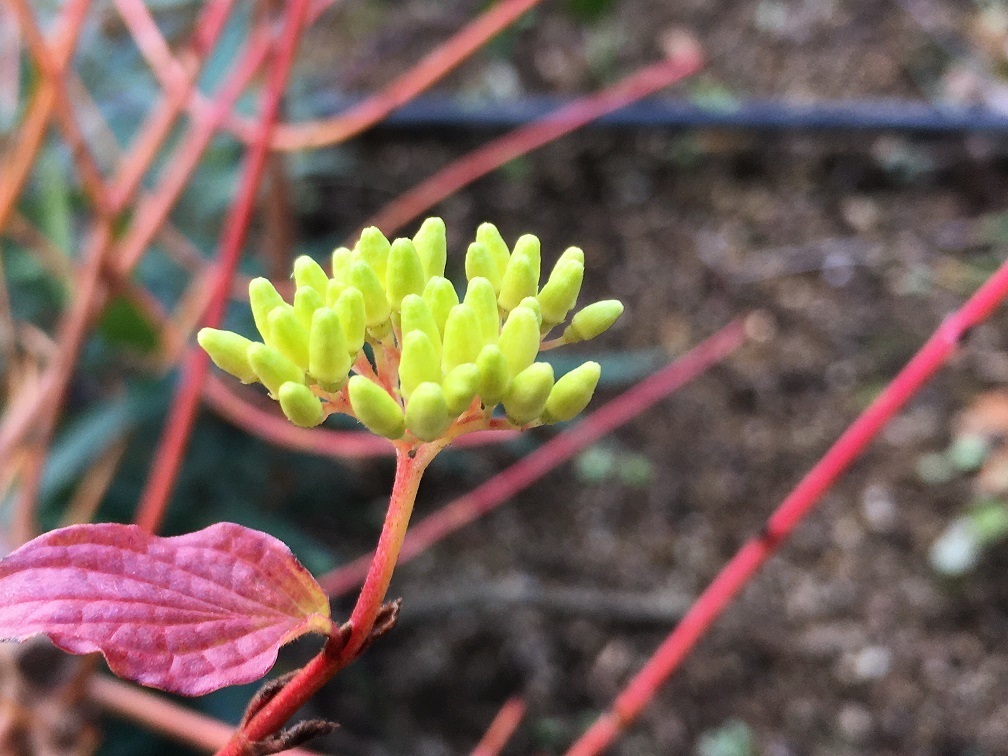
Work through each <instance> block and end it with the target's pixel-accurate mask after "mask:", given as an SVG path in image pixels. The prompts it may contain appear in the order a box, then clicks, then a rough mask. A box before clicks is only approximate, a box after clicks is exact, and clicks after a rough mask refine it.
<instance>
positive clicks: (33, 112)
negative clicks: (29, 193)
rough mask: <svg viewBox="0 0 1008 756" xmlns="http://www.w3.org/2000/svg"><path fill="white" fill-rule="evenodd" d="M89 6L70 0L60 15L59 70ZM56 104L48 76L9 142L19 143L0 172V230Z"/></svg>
mask: <svg viewBox="0 0 1008 756" xmlns="http://www.w3.org/2000/svg"><path fill="white" fill-rule="evenodd" d="M89 5H90V0H73V2H70V3H68V4H67V6H66V8H65V9H64V11H63V15H62V16H61V17H60V26H61V33H60V35H59V37H60V40H59V41H58V42H57V43H56V45H55V46H54V47H55V50H56V54H55V64H54V69H55V71H58V72H60V73H62V72H63V71H65V70H66V67H67V66H68V65H70V61H71V59H72V58H73V54H74V50H75V49H76V48H77V40H78V39H79V38H80V32H81V29H82V28H83V26H84V19H85V17H86V16H87V11H88V6H89ZM55 105H56V83H55V82H54V81H53V80H52V79H51V78H50V77H48V76H47V77H45V78H44V79H43V81H42V83H41V85H40V87H39V90H38V92H36V93H35V95H34V97H32V101H31V104H30V105H29V106H28V112H27V114H26V116H25V118H24V121H23V122H22V124H21V127H20V129H19V130H18V133H17V135H16V136H15V137H14V139H13V141H12V144H16V145H17V146H18V147H17V149H16V150H12V151H11V154H6V155H4V170H3V173H2V174H0V229H2V228H4V226H6V225H7V220H8V218H9V217H10V213H11V211H12V210H13V209H14V206H15V204H16V203H17V198H18V197H19V196H20V195H21V190H22V189H23V188H24V183H25V181H27V180H28V175H29V174H30V172H31V168H32V166H33V165H34V164H35V157H36V156H37V155H38V151H39V148H40V147H41V146H42V140H43V138H44V137H45V132H46V127H47V126H48V125H49V119H50V118H51V117H52V113H53V109H54V107H55Z"/></svg>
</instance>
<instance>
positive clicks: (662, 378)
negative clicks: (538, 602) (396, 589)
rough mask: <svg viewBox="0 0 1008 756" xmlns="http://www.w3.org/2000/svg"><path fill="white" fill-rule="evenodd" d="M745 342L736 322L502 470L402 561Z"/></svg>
mask: <svg viewBox="0 0 1008 756" xmlns="http://www.w3.org/2000/svg"><path fill="white" fill-rule="evenodd" d="M744 340H745V329H744V322H743V321H742V320H736V321H734V322H732V323H730V324H729V325H727V326H725V327H724V328H722V329H721V330H720V331H718V332H717V333H716V334H714V335H713V336H711V337H710V338H708V339H706V340H705V341H702V342H701V343H700V344H698V345H697V346H695V347H693V349H691V350H690V351H689V352H687V353H686V354H684V355H682V356H681V357H679V358H678V359H676V360H675V361H673V362H672V363H671V364H669V365H667V366H666V367H664V368H662V369H661V370H659V371H658V372H656V373H654V374H653V375H650V376H648V377H647V378H645V379H644V380H642V381H640V382H639V383H637V384H636V385H634V386H633V387H631V388H629V389H627V390H626V391H625V392H623V393H622V394H621V395H620V396H618V397H616V398H615V399H613V400H611V401H609V402H607V403H606V404H603V405H602V406H601V407H599V408H598V409H597V410H595V411H593V412H592V413H591V414H589V415H587V416H586V417H585V418H584V419H583V420H581V421H580V422H579V423H577V425H573V426H571V427H569V428H567V429H566V430H564V431H563V432H562V433H560V434H558V435H557V436H555V437H553V438H552V439H550V440H549V441H547V442H546V443H545V444H543V445H542V446H540V447H539V448H538V449H536V450H535V451H534V452H532V453H531V454H529V455H527V456H525V457H523V458H522V459H520V460H518V461H517V462H515V463H514V464H513V465H511V466H510V467H508V468H507V469H505V470H502V471H501V472H499V473H498V474H496V475H495V476H493V477H492V478H490V479H489V480H487V481H486V482H485V483H483V484H482V485H480V486H477V487H476V488H474V489H473V490H472V491H470V492H469V493H467V494H464V495H462V496H460V497H459V498H457V499H455V500H454V501H452V502H451V503H449V504H446V505H445V506H444V507H442V508H441V509H439V510H438V511H437V512H435V513H434V514H432V515H429V516H427V517H426V518H424V519H423V520H421V521H420V522H418V523H416V525H414V526H413V528H412V529H411V530H410V533H409V535H408V536H407V538H406V542H405V544H404V545H403V548H402V553H401V554H400V555H399V561H400V562H405V561H407V560H409V559H412V558H413V557H415V556H417V555H419V554H421V553H422V552H424V551H425V550H426V549H428V548H430V547H431V546H432V545H433V544H435V543H437V542H438V541H441V540H443V539H444V538H447V537H448V536H449V535H451V534H452V533H454V532H455V531H456V530H459V529H460V528H462V527H463V526H465V525H468V524H469V523H471V522H473V521H474V520H476V519H478V518H479V517H481V516H483V515H484V514H486V513H487V512H489V511H491V510H493V509H495V508H496V507H498V506H500V505H501V504H503V503H504V502H505V501H507V500H508V499H509V498H510V497H512V496H514V495H515V494H516V493H518V492H519V491H521V490H522V489H524V488H526V487H528V486H529V485H531V484H532V483H534V482H535V481H537V480H539V478H541V477H542V476H543V475H545V474H546V473H548V472H549V471H550V470H552V469H554V468H556V467H557V466H559V465H560V464H562V463H563V462H565V461H567V460H568V459H570V458H571V457H573V456H574V455H575V454H577V452H578V451H580V450H581V449H583V448H585V447H586V446H588V445H589V444H591V443H594V442H595V441H598V440H599V439H600V438H602V437H603V436H605V435H606V434H608V433H611V432H612V431H613V430H615V429H616V428H618V427H619V426H621V425H623V424H624V423H626V422H628V421H630V420H632V419H633V418H634V417H636V416H637V415H639V414H640V413H642V412H644V411H645V410H646V409H648V408H649V407H652V406H654V405H655V404H656V403H657V402H659V401H660V400H661V399H664V398H665V397H666V396H668V395H669V394H670V393H672V392H673V391H675V390H676V389H677V388H679V387H680V386H682V385H684V384H685V383H687V382H689V381H691V380H692V379H694V378H696V377H697V376H698V375H700V374H701V373H703V372H704V371H705V370H707V368H709V367H710V366H711V365H713V364H714V363H716V362H718V361H719V360H722V359H724V358H725V357H726V356H727V355H729V354H731V353H732V352H733V351H734V350H735V349H736V348H738V347H739V346H740V345H741V344H742V343H743V341H744ZM370 559H371V558H370V557H368V556H363V557H360V558H359V559H355V560H354V561H352V562H348V563H347V564H345V565H343V566H342V567H338V568H336V569H335V570H333V571H331V572H328V573H326V574H325V575H323V576H322V577H321V578H319V584H320V585H321V586H322V588H323V589H324V590H325V592H326V593H327V594H329V596H332V597H335V596H341V595H343V594H345V593H349V592H350V591H351V590H353V589H354V588H355V587H357V586H358V585H360V581H361V580H362V579H363V578H364V576H365V574H366V572H367V569H368V565H369V564H370Z"/></svg>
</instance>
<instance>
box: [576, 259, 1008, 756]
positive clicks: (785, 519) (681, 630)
mask: <svg viewBox="0 0 1008 756" xmlns="http://www.w3.org/2000/svg"><path fill="white" fill-rule="evenodd" d="M1005 297H1008V262H1005V263H1004V264H1002V266H1001V267H1000V268H999V269H998V270H997V271H996V272H995V273H994V274H993V275H992V276H991V277H990V278H989V279H987V281H986V282H985V283H984V285H983V286H981V287H980V288H979V289H978V290H977V291H976V292H975V293H974V294H973V296H972V297H970V298H969V300H967V301H966V303H965V304H963V306H962V307H960V308H959V310H958V311H957V312H955V313H954V314H953V315H950V316H949V317H947V318H946V319H945V320H944V321H943V322H942V324H941V325H940V326H939V327H938V328H937V329H936V330H935V332H934V334H933V335H932V336H931V338H929V339H928V340H927V341H926V342H925V343H924V345H923V346H922V347H921V348H920V350H919V351H918V352H917V353H916V354H915V355H914V356H913V357H912V358H911V360H910V361H909V362H908V363H907V364H906V366H905V367H904V368H903V369H902V370H901V371H900V372H899V373H898V374H897V375H896V377H895V378H893V379H892V381H891V382H890V383H889V385H888V386H887V387H886V388H885V390H884V391H883V392H882V393H881V394H879V396H878V397H877V398H876V399H875V401H873V402H872V403H871V404H870V405H869V406H868V408H867V409H865V411H864V412H862V413H861V414H860V415H859V416H858V418H857V419H856V420H855V421H854V422H853V423H852V424H851V425H850V427H848V428H847V430H846V431H844V433H843V434H842V435H841V436H840V438H838V439H837V441H836V442H835V443H834V444H833V446H831V447H830V449H829V450H828V451H827V452H826V453H825V454H824V455H823V457H822V459H820V460H819V462H818V463H816V465H815V466H814V467H813V468H812V469H811V470H809V472H808V473H807V474H806V475H805V477H804V478H802V479H801V481H800V482H799V483H798V485H797V486H795V488H794V490H793V491H792V492H791V493H790V494H788V496H787V497H786V498H785V499H784V501H783V502H781V504H780V506H779V507H778V508H777V509H776V511H775V512H774V513H773V514H772V515H771V516H770V518H769V519H768V520H767V522H766V524H765V525H764V527H763V529H762V531H761V532H760V534H759V535H758V536H756V537H754V538H751V539H750V540H748V541H747V542H746V543H745V544H744V545H743V546H742V548H740V549H739V551H738V552H737V553H736V554H735V556H734V557H733V558H732V559H731V561H729V562H728V563H727V564H726V565H725V566H724V567H723V568H722V569H721V572H719V573H718V575H717V577H715V578H714V580H713V582H712V583H711V584H710V585H709V586H708V587H707V589H706V590H705V591H704V592H703V593H702V594H700V596H699V598H697V600H696V602H695V603H694V604H693V606H692V607H691V608H690V610H689V611H688V612H687V613H686V616H684V617H683V619H682V621H681V622H680V623H679V624H678V625H676V628H675V630H673V631H672V633H671V634H669V636H668V637H667V638H666V639H665V640H664V641H663V642H662V644H661V645H660V646H659V647H658V649H657V650H656V651H655V653H654V655H653V656H652V657H651V659H650V660H649V661H648V662H647V664H645V665H644V667H643V668H642V669H641V670H640V672H638V673H637V675H636V676H634V678H633V679H632V680H631V681H630V682H629V683H628V684H627V686H626V688H624V690H623V692H622V693H620V695H619V696H618V697H617V698H616V700H615V702H614V703H613V705H612V708H611V709H610V710H609V711H608V712H606V713H605V714H603V715H602V716H601V717H599V718H598V719H597V720H596V721H595V723H594V724H593V725H592V726H591V727H590V728H589V729H588V731H587V732H585V734H584V735H582V736H581V738H580V739H579V740H578V741H577V742H576V743H574V745H573V746H572V747H571V749H570V751H569V752H568V753H569V755H570V756H589V754H597V753H600V752H602V751H603V750H605V749H606V748H607V747H608V746H609V745H610V744H611V743H612V742H613V740H615V738H616V737H617V736H618V735H619V733H620V732H622V731H623V730H624V729H625V728H626V727H627V726H628V725H629V724H630V723H632V722H633V721H634V720H635V719H636V718H637V717H638V715H639V714H640V712H641V711H642V710H643V709H644V707H645V706H647V705H648V703H649V702H650V701H651V699H652V698H654V696H655V693H657V691H658V689H659V688H660V687H661V686H662V685H663V684H664V683H665V682H666V681H667V680H668V679H669V677H670V676H671V675H672V673H673V672H675V670H676V669H677V668H678V667H679V665H680V664H681V663H682V661H683V659H685V658H686V656H687V655H688V654H689V652H690V651H691V650H692V649H693V648H694V646H696V644H697V641H699V639H700V638H701V637H703V634H704V633H705V632H706V631H707V629H708V628H710V626H711V625H712V624H713V622H714V621H715V620H716V619H717V618H718V617H719V616H721V613H722V612H723V611H724V610H725V608H726V607H727V606H728V604H729V603H731V601H732V599H733V598H734V597H735V596H736V595H737V594H738V592H739V591H740V590H742V588H743V586H745V585H746V584H747V583H748V582H749V580H750V579H751V578H752V576H753V575H754V574H755V573H756V571H757V570H758V569H759V568H760V566H761V565H762V564H763V563H764V562H765V561H766V560H767V558H769V556H770V555H771V554H773V553H774V551H776V549H777V548H778V547H779V546H780V544H781V543H782V542H783V541H784V540H785V539H786V538H787V537H788V536H789V535H790V534H791V532H792V531H793V530H794V529H795V527H796V526H797V525H798V523H799V522H801V520H802V518H803V517H805V515H806V514H808V512H809V511H810V510H811V509H812V508H813V507H814V506H815V505H816V503H817V502H818V501H819V499H820V498H821V497H822V495H823V494H824V493H825V492H826V491H827V490H829V488H830V486H832V485H833V483H834V482H835V481H836V479H837V478H838V477H840V475H841V474H842V473H843V472H844V471H845V470H846V469H847V468H848V467H849V466H850V465H851V463H853V462H854V460H855V459H857V458H858V457H859V456H860V455H861V454H862V453H863V452H864V450H865V449H866V448H867V446H868V444H869V443H870V442H871V441H872V440H873V439H874V438H875V436H877V435H878V433H879V431H880V430H881V429H882V428H883V426H884V425H885V424H886V423H887V422H888V421H889V420H890V419H891V418H892V417H893V416H894V415H895V414H896V413H897V412H899V410H900V409H901V408H902V407H903V406H904V405H905V404H906V403H907V402H908V401H909V400H910V399H911V398H912V397H913V396H914V395H915V394H916V393H917V392H918V391H919V390H920V389H921V387H922V386H923V385H924V384H925V383H926V382H927V381H928V380H929V379H930V378H931V377H932V376H933V375H934V374H935V373H936V372H937V371H938V369H939V368H940V367H941V366H942V365H943V364H944V363H945V361H946V360H947V359H948V358H949V357H950V356H951V355H952V353H953V352H954V351H955V350H956V347H957V346H958V345H959V343H960V342H961V341H962V339H963V337H964V336H965V335H966V334H967V332H968V331H969V330H970V329H971V328H973V327H974V326H976V325H977V324H978V323H981V322H983V321H984V320H986V319H987V318H988V317H990V315H991V313H992V312H993V311H994V309H995V308H996V307H997V306H998V305H999V304H1000V303H1001V302H1002V301H1004V299H1005Z"/></svg>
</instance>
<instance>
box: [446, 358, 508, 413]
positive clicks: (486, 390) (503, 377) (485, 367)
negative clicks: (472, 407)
mask: <svg viewBox="0 0 1008 756" xmlns="http://www.w3.org/2000/svg"><path fill="white" fill-rule="evenodd" d="M476 367H478V368H479V371H480V385H479V389H478V390H477V393H478V394H479V397H480V400H481V401H482V402H483V404H484V405H486V406H487V407H494V406H496V405H497V404H499V403H500V400H501V399H503V398H504V394H506V393H507V390H508V386H510V385H511V376H510V373H509V372H508V364H507V360H506V359H505V358H504V353H503V352H502V351H501V350H500V347H499V346H497V345H496V344H487V345H486V346H485V347H483V349H481V350H480V353H479V357H477V358H476ZM452 372H454V371H452ZM447 380H448V379H447V376H446V377H445V381H447Z"/></svg>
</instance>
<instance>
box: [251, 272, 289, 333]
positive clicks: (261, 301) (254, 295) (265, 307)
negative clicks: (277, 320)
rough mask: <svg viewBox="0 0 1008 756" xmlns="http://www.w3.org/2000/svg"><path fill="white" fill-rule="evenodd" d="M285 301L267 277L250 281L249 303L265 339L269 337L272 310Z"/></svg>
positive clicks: (253, 316) (257, 326)
mask: <svg viewBox="0 0 1008 756" xmlns="http://www.w3.org/2000/svg"><path fill="white" fill-rule="evenodd" d="M283 303H284V300H283V297H281V296H280V293H279V292H278V291H277V290H276V288H275V287H274V286H273V284H272V283H271V282H270V281H269V279H266V278H253V279H252V280H251V281H250V282H249V305H250V306H251V308H252V318H253V320H255V325H256V328H257V329H258V331H259V334H260V335H261V336H262V337H263V339H268V338H269V321H268V320H267V319H268V318H269V314H270V310H272V309H273V308H274V307H277V306H279V305H282V304H283Z"/></svg>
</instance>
